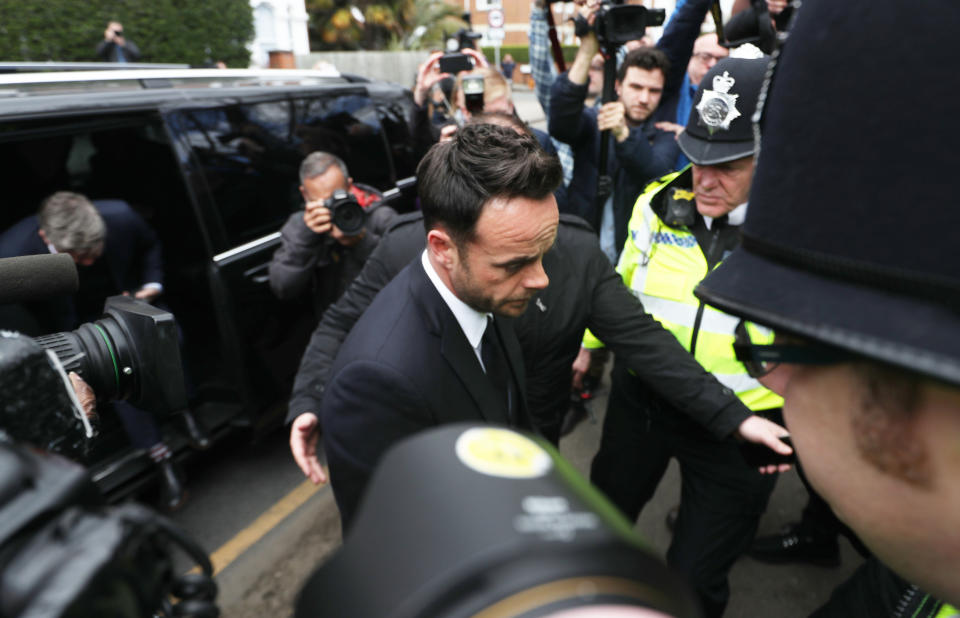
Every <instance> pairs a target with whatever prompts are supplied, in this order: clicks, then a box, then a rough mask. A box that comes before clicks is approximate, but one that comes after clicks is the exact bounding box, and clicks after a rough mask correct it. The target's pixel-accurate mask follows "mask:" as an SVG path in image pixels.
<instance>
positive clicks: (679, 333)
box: [584, 171, 783, 411]
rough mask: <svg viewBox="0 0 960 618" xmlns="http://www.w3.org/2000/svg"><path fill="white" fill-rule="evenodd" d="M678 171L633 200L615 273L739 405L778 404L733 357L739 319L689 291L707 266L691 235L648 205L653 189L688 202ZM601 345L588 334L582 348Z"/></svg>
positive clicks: (754, 407) (763, 407) (765, 406)
mask: <svg viewBox="0 0 960 618" xmlns="http://www.w3.org/2000/svg"><path fill="white" fill-rule="evenodd" d="M682 174H683V171H681V172H676V173H673V174H668V175H667V176H664V177H663V178H661V179H660V180H658V181H655V182H653V183H651V184H650V185H648V186H647V188H646V189H645V190H644V192H643V193H642V194H641V195H640V197H639V198H638V199H637V202H636V205H635V206H634V208H633V216H632V217H631V219H630V224H629V234H628V236H627V241H626V243H625V244H624V248H623V252H622V253H621V254H620V262H619V264H618V265H617V272H619V273H620V275H621V276H622V277H623V281H624V283H626V285H627V287H629V288H630V289H631V290H632V291H633V293H634V294H636V295H637V296H638V297H639V298H640V301H641V302H642V303H643V306H644V308H645V309H646V310H647V312H648V313H650V315H652V316H653V317H654V318H656V319H657V320H658V321H659V322H660V323H661V324H663V326H664V328H666V329H667V330H669V331H670V332H671V333H673V335H674V336H675V337H676V338H677V339H678V340H679V341H680V343H681V344H682V345H683V346H684V347H685V348H686V349H687V350H688V351H690V352H692V353H693V355H694V357H695V358H696V359H697V361H699V362H700V364H701V365H703V367H704V369H706V370H707V371H709V372H710V373H712V374H713V375H714V377H716V378H717V380H719V381H720V382H721V383H722V384H724V385H725V386H727V387H729V388H730V389H731V390H733V391H734V392H735V393H736V394H737V396H738V397H739V398H740V400H741V401H742V402H743V403H744V405H746V406H747V407H748V408H750V409H751V410H754V411H756V410H766V409H770V408H778V407H781V406H782V405H783V400H782V399H781V398H780V397H779V396H778V395H776V394H775V393H773V392H772V391H770V390H768V389H766V388H764V387H763V386H761V385H760V383H759V382H757V381H756V380H755V379H754V378H751V377H750V376H749V375H747V371H746V369H745V368H744V366H743V364H742V363H740V362H739V361H738V360H737V359H736V357H735V356H734V353H733V340H734V329H735V328H736V326H737V323H738V321H739V318H736V317H734V316H731V315H728V314H726V313H723V312H722V311H718V310H716V309H714V308H712V307H709V306H707V305H704V304H703V302H702V301H700V300H699V299H698V298H697V297H696V296H694V295H693V289H694V288H695V287H696V286H697V284H698V283H699V282H700V280H701V279H703V278H704V277H706V276H707V270H708V266H707V258H706V256H705V255H704V252H703V250H702V249H701V248H700V245H699V244H698V243H697V239H696V237H694V235H693V233H692V232H690V230H689V229H688V228H686V227H684V226H680V227H670V226H668V225H667V224H666V223H664V222H663V220H662V219H661V218H660V217H659V216H657V214H656V213H655V212H654V211H653V208H651V200H652V199H653V198H654V196H656V195H657V194H658V193H660V192H661V191H666V190H677V189H679V190H680V193H679V194H674V197H676V195H680V196H681V199H688V200H690V201H691V205H693V203H692V200H693V194H692V192H691V191H690V190H689V189H690V187H689V186H684V184H685V183H684V182H683V181H684V180H686V179H687V178H689V175H687V176H686V177H681V175H682ZM684 191H686V193H683V192H684ZM751 328H758V327H754V326H751ZM694 342H695V343H694ZM602 345H603V344H602V343H601V342H600V341H599V340H597V339H595V338H594V337H593V336H592V334H591V333H590V332H589V331H588V332H587V334H586V336H585V337H584V346H585V347H588V348H595V347H601V346H602ZM694 345H695V348H694V349H691V347H692V346H694Z"/></svg>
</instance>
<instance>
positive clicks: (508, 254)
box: [450, 195, 559, 317]
mask: <svg viewBox="0 0 960 618" xmlns="http://www.w3.org/2000/svg"><path fill="white" fill-rule="evenodd" d="M558 222H559V211H558V210H557V200H556V199H555V198H554V197H553V195H549V196H548V197H546V198H544V199H542V200H533V199H530V198H524V197H517V198H512V199H502V198H493V199H492V200H490V201H489V202H487V204H486V205H484V207H483V210H482V211H481V213H480V218H479V219H478V220H477V225H476V229H475V236H474V238H473V240H472V241H470V242H467V243H465V244H464V245H463V246H462V247H460V248H459V249H458V250H457V251H456V254H457V259H456V260H455V262H454V263H453V265H452V266H451V268H450V283H451V286H452V287H453V291H454V293H455V294H456V295H457V298H459V299H460V300H462V301H463V302H465V303H467V304H468V305H470V306H471V307H473V308H474V309H476V310H477V311H489V312H491V313H494V314H496V315H503V316H508V317H517V316H519V315H521V314H523V312H524V311H525V310H526V309H527V304H529V302H530V299H532V298H533V296H534V294H536V293H537V292H539V291H540V290H542V289H544V288H545V287H547V283H549V279H547V274H546V272H544V270H543V255H544V254H545V253H546V252H547V251H549V250H550V247H552V246H553V242H554V240H555V239H556V236H557V225H558Z"/></svg>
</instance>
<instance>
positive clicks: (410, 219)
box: [384, 210, 423, 234]
mask: <svg viewBox="0 0 960 618" xmlns="http://www.w3.org/2000/svg"><path fill="white" fill-rule="evenodd" d="M414 223H419V224H422V223H423V212H421V211H419V210H414V211H413V212H407V213H404V214H402V215H397V217H396V218H395V219H394V220H393V222H391V223H390V227H388V228H387V231H386V232H384V233H387V234H389V233H390V232H392V231H393V230H395V229H397V228H399V227H403V226H406V225H411V224H414Z"/></svg>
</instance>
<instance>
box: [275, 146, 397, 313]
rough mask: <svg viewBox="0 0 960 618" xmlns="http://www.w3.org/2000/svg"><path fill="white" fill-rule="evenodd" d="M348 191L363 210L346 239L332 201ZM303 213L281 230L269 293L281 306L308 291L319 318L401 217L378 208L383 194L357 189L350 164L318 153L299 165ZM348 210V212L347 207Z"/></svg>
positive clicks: (324, 153)
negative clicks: (357, 226)
mask: <svg viewBox="0 0 960 618" xmlns="http://www.w3.org/2000/svg"><path fill="white" fill-rule="evenodd" d="M335 191H344V192H346V193H347V197H348V198H350V197H352V198H353V200H354V204H353V205H352V207H353V208H356V207H357V205H358V206H359V207H360V208H362V209H363V214H364V217H365V219H366V221H365V222H364V223H363V225H362V227H360V229H359V231H355V232H351V231H349V230H348V232H349V233H345V232H344V231H343V230H341V229H340V228H339V227H338V226H337V225H336V224H335V223H334V220H335V217H336V215H335V213H334V212H332V211H331V208H330V207H331V206H333V204H332V203H331V198H333V197H334V192H335ZM300 194H301V195H302V196H303V200H304V202H305V204H304V210H303V212H296V213H293V214H292V215H290V218H289V219H288V220H287V222H286V223H285V224H284V226H283V229H282V230H281V232H280V234H281V236H280V238H281V244H280V247H279V248H278V249H277V251H276V253H274V255H273V260H272V261H271V262H270V288H271V289H272V290H273V292H274V294H276V295H277V297H278V298H280V299H282V300H293V299H295V298H298V297H299V296H301V295H302V294H303V293H305V292H306V291H307V289H308V288H309V289H310V290H311V292H312V295H313V307H314V310H315V312H316V317H317V319H318V320H319V319H320V315H322V314H323V311H324V310H325V309H326V308H327V305H329V304H330V303H332V302H333V301H335V300H336V299H337V298H339V296H340V294H341V293H343V290H344V289H345V288H346V286H347V285H349V283H350V282H351V281H353V278H354V277H356V276H357V273H359V272H360V269H361V268H363V263H364V262H365V261H366V259H367V256H369V255H370V253H371V252H372V251H373V248H374V247H376V246H377V243H378V242H379V241H380V236H381V234H383V232H384V230H386V229H387V227H388V226H389V225H390V223H391V221H393V218H394V217H396V216H397V213H396V212H395V211H394V210H393V209H392V208H390V207H389V206H386V205H383V204H381V203H380V197H381V196H380V193H379V192H378V191H377V190H376V189H374V188H372V187H366V186H362V185H355V184H354V183H353V180H352V179H351V178H350V173H349V172H348V171H347V166H346V164H345V163H344V162H343V161H342V160H341V159H340V158H339V157H337V156H335V155H332V154H330V153H328V152H320V151H318V152H314V153H311V154H309V155H307V157H306V158H305V159H304V160H303V162H302V163H301V164H300ZM344 207H345V208H350V207H351V205H350V204H347V205H345V206H344Z"/></svg>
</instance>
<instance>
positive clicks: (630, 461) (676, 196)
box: [585, 57, 786, 616]
mask: <svg viewBox="0 0 960 618" xmlns="http://www.w3.org/2000/svg"><path fill="white" fill-rule="evenodd" d="M766 66H767V60H766V59H765V58H764V57H759V58H753V59H746V58H727V59H723V60H721V61H720V62H718V63H717V64H716V66H714V67H713V68H712V69H711V70H710V71H709V72H708V73H707V74H706V75H705V76H704V78H703V80H702V81H701V83H700V89H699V90H698V92H697V97H696V100H695V102H694V106H693V108H692V109H691V112H690V116H689V119H688V121H687V126H686V129H685V131H684V132H683V133H682V134H681V135H680V138H679V143H680V147H681V148H682V149H683V152H684V153H685V154H686V155H687V157H688V158H689V159H690V160H691V161H692V162H693V165H692V166H690V167H687V168H685V169H684V170H682V171H680V172H676V173H673V174H669V175H667V176H664V177H663V178H661V179H660V180H659V181H657V182H655V183H653V184H652V185H651V186H649V187H648V188H647V190H646V191H645V192H644V193H643V194H642V195H641V196H640V198H639V199H638V200H637V203H636V205H635V207H634V210H633V216H632V218H631V220H630V231H629V237H628V239H627V242H626V244H625V245H624V249H623V252H622V254H621V258H620V262H619V265H618V267H617V270H618V271H619V272H620V274H621V276H622V277H623V280H624V282H625V283H626V284H627V286H628V287H630V288H631V289H632V290H633V292H634V293H635V294H637V295H638V296H639V298H640V300H641V302H642V303H643V305H644V307H645V308H646V310H647V311H648V312H649V313H650V314H651V315H653V316H654V317H655V318H656V319H657V320H659V321H660V322H661V323H662V324H663V325H664V327H665V328H666V329H667V330H669V331H670V332H672V333H673V334H674V335H675V336H676V338H677V339H678V340H679V341H680V343H681V344H682V345H683V346H684V347H686V348H687V350H688V351H689V352H690V353H692V354H693V355H694V357H695V358H696V359H697V360H698V361H699V362H700V364H701V365H703V367H704V368H705V369H706V370H707V371H709V372H711V373H712V374H713V375H714V377H716V378H717V379H718V380H719V381H720V383H721V384H723V385H724V386H726V388H727V389H729V390H730V391H733V392H735V393H736V394H737V396H738V397H739V398H740V400H741V401H742V402H743V403H744V404H745V405H746V406H747V407H748V408H750V409H751V410H752V411H753V412H754V413H757V414H759V415H761V416H767V417H772V418H774V419H776V418H778V412H779V408H780V406H781V399H780V397H778V396H777V395H776V394H774V393H772V392H770V391H769V390H767V389H766V388H764V387H763V386H761V385H760V384H759V383H758V382H757V381H756V380H755V379H753V378H751V377H750V376H749V375H747V372H746V370H745V369H744V367H743V365H742V364H740V363H739V362H737V360H736V358H734V356H733V350H732V348H731V344H732V343H733V339H734V329H735V327H736V325H737V320H736V319H735V318H733V317H731V316H729V315H726V314H724V313H721V312H720V311H717V310H715V309H712V308H709V307H705V306H704V305H703V303H701V302H699V301H698V300H697V299H696V298H694V296H693V288H694V286H695V285H696V284H697V283H699V281H700V280H701V279H702V278H703V277H704V276H705V275H706V274H707V273H708V272H709V271H710V270H711V269H712V268H714V267H715V266H716V265H717V264H718V263H719V262H720V261H721V260H722V259H723V257H724V256H725V255H726V254H727V253H729V252H730V251H731V250H732V249H733V248H734V247H736V245H737V243H738V238H739V231H738V230H739V225H740V223H742V221H743V217H744V215H745V213H746V210H747V205H746V202H747V196H748V193H749V190H750V181H751V179H752V177H753V165H754V162H753V156H754V141H753V131H752V126H751V121H750V119H751V116H752V115H753V112H754V109H755V107H756V103H757V98H758V96H759V93H760V87H761V85H762V83H763V76H764V72H765V70H766ZM598 343H599V342H596V341H592V340H591V339H590V338H589V336H588V338H587V340H586V342H585V345H586V346H587V347H590V346H595V345H596V344H598ZM618 361H619V359H618ZM612 381H613V384H612V390H611V394H610V400H609V404H608V408H607V415H606V418H605V420H604V428H603V436H602V438H601V444H600V449H599V451H598V452H597V455H596V457H595V458H594V460H593V465H592V468H591V480H592V481H593V482H594V484H596V485H597V486H598V487H599V488H600V489H601V490H603V491H604V492H605V493H606V494H607V496H608V497H609V498H610V499H611V500H612V501H613V502H614V503H615V504H616V505H617V506H618V507H619V508H620V509H621V510H622V511H623V512H624V514H625V515H626V516H627V517H628V518H630V519H631V520H635V519H636V518H637V517H638V515H639V513H640V510H641V509H642V508H643V506H644V504H645V503H646V502H647V501H648V500H649V499H650V498H651V497H652V496H653V493H654V491H655V490H656V487H657V484H658V483H659V482H660V479H661V478H662V476H663V473H664V471H665V470H666V467H667V464H668V462H669V460H670V458H671V457H677V458H678V459H679V461H680V467H681V475H682V478H683V488H682V494H681V504H680V511H679V516H678V518H677V521H676V527H675V531H674V537H673V542H672V543H671V545H670V549H669V551H668V553H667V562H668V563H669V564H671V565H672V566H674V567H675V568H677V569H678V570H680V571H681V572H682V573H684V574H686V575H687V576H688V578H689V579H690V581H691V582H692V583H693V585H694V587H695V588H696V589H697V592H698V594H699V596H700V599H701V601H702V603H703V606H704V609H705V612H706V614H707V615H708V616H720V615H721V614H722V613H723V610H724V608H725V606H726V604H727V600H728V598H729V586H728V584H727V573H728V571H729V569H730V567H731V566H732V564H733V562H734V561H735V560H736V559H737V557H738V556H739V555H740V554H741V553H743V551H744V550H745V549H746V548H747V547H748V546H749V544H750V541H751V540H752V539H753V536H754V533H755V532H756V528H757V524H758V522H759V518H760V515H761V514H762V513H763V511H764V509H765V508H766V504H767V498H768V497H769V494H770V492H771V490H772V489H773V484H774V481H775V477H774V476H772V475H770V476H764V475H762V474H761V473H760V472H759V471H758V470H757V469H755V468H752V467H750V466H749V465H747V463H746V461H745V460H744V458H743V456H742V454H741V452H740V450H739V447H738V443H737V441H736V440H734V439H733V437H732V436H731V435H730V434H731V433H732V432H729V433H727V434H726V435H721V436H717V435H716V433H711V432H709V431H708V430H707V426H706V425H704V424H703V423H702V422H699V423H698V422H696V421H695V420H694V419H692V418H690V417H689V416H686V415H683V414H681V413H679V411H678V410H677V409H676V408H675V407H674V406H673V405H672V404H671V403H670V402H668V401H666V400H664V399H663V398H662V397H660V396H658V395H657V394H656V393H653V392H651V391H650V389H648V388H646V387H645V386H644V385H643V383H642V382H641V381H640V380H639V379H638V378H637V376H636V374H634V373H633V372H631V371H629V369H628V368H627V367H626V366H624V364H623V363H621V362H617V363H615V366H614V370H613V377H612ZM783 433H784V434H785V433H786V432H785V431H784V432H783Z"/></svg>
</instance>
